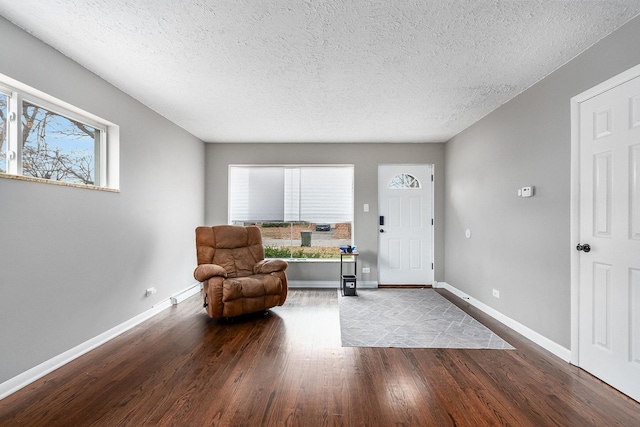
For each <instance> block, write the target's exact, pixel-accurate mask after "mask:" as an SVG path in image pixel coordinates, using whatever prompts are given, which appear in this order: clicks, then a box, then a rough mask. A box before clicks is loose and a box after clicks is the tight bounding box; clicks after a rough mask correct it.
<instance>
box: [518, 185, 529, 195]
mask: <svg viewBox="0 0 640 427" xmlns="http://www.w3.org/2000/svg"><path fill="white" fill-rule="evenodd" d="M518 196H520V197H531V196H533V187H522V188H521V189H520V190H518Z"/></svg>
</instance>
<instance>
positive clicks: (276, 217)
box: [229, 165, 353, 258]
mask: <svg viewBox="0 0 640 427" xmlns="http://www.w3.org/2000/svg"><path fill="white" fill-rule="evenodd" d="M229 222H230V223H231V224H257V225H259V226H260V227H261V228H262V234H263V241H264V242H265V247H266V252H267V256H271V257H278V258H337V257H339V247H340V246H344V245H347V244H351V243H352V240H351V228H352V223H353V165H312V166H291V165H278V166H273V165H269V166H266V165H265V166H260V165H251V166H240V165H232V166H230V167H229Z"/></svg>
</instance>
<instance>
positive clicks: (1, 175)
mask: <svg viewBox="0 0 640 427" xmlns="http://www.w3.org/2000/svg"><path fill="white" fill-rule="evenodd" d="M0 178H5V179H15V180H17V181H28V182H40V183H43V184H51V185H59V186H62V187H73V188H85V189H88V190H98V191H106V192H108V193H119V192H120V190H118V189H116V188H107V187H98V186H97V185H87V184H75V183H73V182H64V181H52V180H50V179H43V178H33V177H30V176H22V175H11V174H8V173H3V172H0Z"/></svg>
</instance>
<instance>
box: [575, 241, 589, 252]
mask: <svg viewBox="0 0 640 427" xmlns="http://www.w3.org/2000/svg"><path fill="white" fill-rule="evenodd" d="M576 250H578V251H583V252H585V253H587V252H590V251H591V246H589V244H588V243H585V244H584V245H581V244H580V243H578V246H576Z"/></svg>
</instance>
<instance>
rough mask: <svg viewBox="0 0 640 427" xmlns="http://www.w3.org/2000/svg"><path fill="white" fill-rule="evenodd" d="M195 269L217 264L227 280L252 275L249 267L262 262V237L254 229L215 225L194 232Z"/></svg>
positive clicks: (251, 269) (256, 229)
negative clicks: (225, 273) (221, 268)
mask: <svg viewBox="0 0 640 427" xmlns="http://www.w3.org/2000/svg"><path fill="white" fill-rule="evenodd" d="M196 251H197V258H198V265H201V264H218V265H220V266H222V267H223V268H224V269H225V271H226V272H227V277H244V276H250V275H252V274H253V266H254V265H256V264H257V263H258V262H260V261H262V260H263V259H264V246H262V234H261V233H260V229H259V228H258V227H256V226H249V227H242V226H237V225H216V226H213V227H198V228H196Z"/></svg>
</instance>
